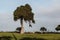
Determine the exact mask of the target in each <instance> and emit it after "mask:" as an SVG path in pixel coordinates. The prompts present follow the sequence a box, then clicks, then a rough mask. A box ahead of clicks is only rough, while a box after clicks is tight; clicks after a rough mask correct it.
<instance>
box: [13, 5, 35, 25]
mask: <svg viewBox="0 0 60 40" xmlns="http://www.w3.org/2000/svg"><path fill="white" fill-rule="evenodd" d="M13 15H14V20H15V21H17V20H18V19H22V20H24V21H28V22H29V23H31V21H32V23H35V21H34V13H33V12H32V8H31V7H30V5H29V4H26V5H24V6H23V5H21V6H20V7H17V9H16V10H15V11H14V14H13ZM29 25H30V24H29Z"/></svg>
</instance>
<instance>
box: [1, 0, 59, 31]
mask: <svg viewBox="0 0 60 40" xmlns="http://www.w3.org/2000/svg"><path fill="white" fill-rule="evenodd" d="M27 3H28V4H30V5H31V7H32V11H33V12H34V14H35V18H34V19H35V21H36V23H35V24H33V25H32V26H33V27H32V28H30V27H29V26H28V23H24V28H25V31H39V30H40V27H43V26H44V27H46V28H47V29H48V31H55V27H56V26H57V25H59V24H60V0H0V31H14V30H15V29H16V28H17V27H20V23H19V20H18V21H16V22H15V21H14V20H13V12H14V10H15V9H16V8H17V7H18V6H21V5H25V4H27Z"/></svg>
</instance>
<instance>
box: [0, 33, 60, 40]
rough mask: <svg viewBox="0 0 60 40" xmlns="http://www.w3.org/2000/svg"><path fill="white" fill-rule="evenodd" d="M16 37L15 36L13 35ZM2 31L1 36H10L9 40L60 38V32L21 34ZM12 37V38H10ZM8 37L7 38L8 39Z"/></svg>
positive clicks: (52, 39)
mask: <svg viewBox="0 0 60 40" xmlns="http://www.w3.org/2000/svg"><path fill="white" fill-rule="evenodd" d="M13 34H14V36H15V37H16V38H15V37H14V36H13ZM13 34H12V33H0V37H4V38H8V39H9V40H10V39H11V40H15V39H17V40H20V39H21V40H23V39H24V40H26V39H27V40H28V39H32V40H36V39H37V40H39V39H40V40H60V34H19V33H13ZM10 37H12V38H10ZM8 39H6V40H8Z"/></svg>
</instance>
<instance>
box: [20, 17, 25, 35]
mask: <svg viewBox="0 0 60 40" xmlns="http://www.w3.org/2000/svg"><path fill="white" fill-rule="evenodd" d="M20 33H21V34H23V33H24V27H23V18H21V31H20Z"/></svg>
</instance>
